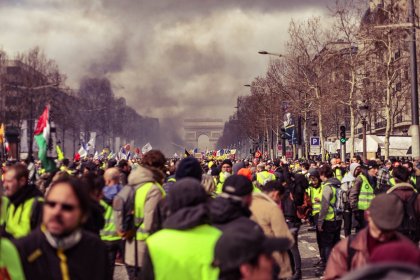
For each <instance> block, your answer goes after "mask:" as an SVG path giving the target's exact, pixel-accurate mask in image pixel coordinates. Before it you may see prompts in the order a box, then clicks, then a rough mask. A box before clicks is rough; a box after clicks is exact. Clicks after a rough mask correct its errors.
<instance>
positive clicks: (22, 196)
mask: <svg viewBox="0 0 420 280" xmlns="http://www.w3.org/2000/svg"><path fill="white" fill-rule="evenodd" d="M38 196H39V197H43V194H42V192H41V191H40V190H39V189H38V188H37V187H36V186H35V185H32V184H29V185H26V186H24V187H23V188H21V189H20V190H18V191H17V192H16V193H15V194H13V195H12V196H11V197H10V198H9V199H10V202H11V203H13V204H14V205H15V206H18V205H20V204H21V203H23V202H25V201H26V200H28V199H31V198H33V197H38Z"/></svg>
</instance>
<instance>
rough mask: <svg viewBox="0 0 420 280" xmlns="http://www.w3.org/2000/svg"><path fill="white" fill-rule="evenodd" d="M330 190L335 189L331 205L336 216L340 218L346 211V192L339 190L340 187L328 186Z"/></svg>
mask: <svg viewBox="0 0 420 280" xmlns="http://www.w3.org/2000/svg"><path fill="white" fill-rule="evenodd" d="M328 185H329V186H330V187H331V188H332V187H334V188H335V203H334V204H331V207H332V208H333V209H334V213H335V215H336V216H341V215H342V214H343V213H344V211H345V209H346V202H347V201H348V192H347V191H344V190H343V189H341V187H340V185H336V184H328Z"/></svg>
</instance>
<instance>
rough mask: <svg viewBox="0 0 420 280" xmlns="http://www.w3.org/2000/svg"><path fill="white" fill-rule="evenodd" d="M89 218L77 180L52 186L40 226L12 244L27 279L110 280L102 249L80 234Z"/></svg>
mask: <svg viewBox="0 0 420 280" xmlns="http://www.w3.org/2000/svg"><path fill="white" fill-rule="evenodd" d="M88 215H89V197H88V195H87V193H86V187H85V186H84V185H83V184H82V182H81V181H80V180H78V179H75V178H65V179H61V180H58V181H56V182H54V184H53V185H52V186H51V191H50V192H49V193H48V195H47V197H46V198H45V204H44V213H43V218H42V226H41V227H40V228H37V229H36V230H34V231H33V232H32V233H30V234H29V235H28V236H27V237H24V238H22V239H19V240H17V241H16V243H15V244H16V247H17V249H18V251H19V254H20V258H21V261H22V265H23V269H24V272H25V275H26V278H27V279H33V280H45V279H47V280H48V279H51V280H53V279H86V280H87V279H98V280H99V279H101V280H102V279H112V275H111V273H110V266H109V264H108V260H107V254H106V248H105V245H104V244H103V243H102V241H101V240H100V239H99V237H97V236H95V235H94V234H91V233H89V232H86V231H83V230H82V227H81V226H82V223H83V222H85V221H86V219H87V217H88Z"/></svg>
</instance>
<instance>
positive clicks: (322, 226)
mask: <svg viewBox="0 0 420 280" xmlns="http://www.w3.org/2000/svg"><path fill="white" fill-rule="evenodd" d="M319 175H320V178H321V181H322V185H321V189H322V192H321V197H317V198H318V200H319V201H320V202H321V208H320V210H319V215H318V219H317V221H316V224H317V231H316V234H317V241H318V247H319V249H320V252H319V254H320V256H321V260H322V265H320V267H319V268H318V271H317V272H316V274H315V275H316V276H322V274H323V272H324V269H325V265H326V264H327V260H328V257H329V256H330V253H331V250H332V248H333V247H334V246H335V244H337V243H338V241H340V230H341V222H342V220H341V219H342V217H340V216H339V215H338V213H337V212H336V211H335V208H334V205H335V203H336V201H337V196H336V193H337V192H338V190H337V189H338V188H340V185H341V183H340V181H339V180H338V179H337V178H336V177H333V176H334V173H333V169H332V168H331V167H330V166H329V165H323V166H321V168H320V169H319Z"/></svg>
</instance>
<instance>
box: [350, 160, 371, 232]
mask: <svg viewBox="0 0 420 280" xmlns="http://www.w3.org/2000/svg"><path fill="white" fill-rule="evenodd" d="M377 173H378V164H377V163H376V161H374V160H371V161H369V162H368V163H367V170H362V172H361V173H360V174H359V176H357V178H356V180H355V181H354V185H353V187H352V188H351V189H350V192H349V202H350V207H351V208H352V211H353V215H354V218H355V220H356V221H357V224H356V231H357V232H359V231H360V230H362V229H363V228H364V227H365V226H366V221H365V214H364V213H365V211H366V210H367V209H368V208H369V205H370V202H371V201H372V199H373V198H374V197H375V191H376V175H377Z"/></svg>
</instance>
